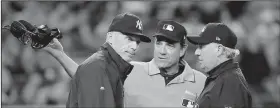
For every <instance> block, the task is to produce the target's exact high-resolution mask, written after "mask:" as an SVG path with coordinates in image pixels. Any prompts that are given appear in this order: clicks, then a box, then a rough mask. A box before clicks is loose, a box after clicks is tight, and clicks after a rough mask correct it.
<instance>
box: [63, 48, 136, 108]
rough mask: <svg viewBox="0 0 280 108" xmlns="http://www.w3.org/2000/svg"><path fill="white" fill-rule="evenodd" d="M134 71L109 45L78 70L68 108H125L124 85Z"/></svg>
mask: <svg viewBox="0 0 280 108" xmlns="http://www.w3.org/2000/svg"><path fill="white" fill-rule="evenodd" d="M132 68H133V66H132V65H131V64H129V63H128V62H126V61H124V60H123V59H122V58H121V57H120V56H119V55H118V54H117V53H116V52H115V50H113V48H112V47H111V46H110V45H109V44H108V43H105V44H104V45H103V46H102V47H101V49H100V50H99V51H98V52H96V53H94V54H93V55H92V56H91V57H89V58H88V59H87V60H85V61H84V62H83V63H82V64H81V65H80V66H79V67H78V69H77V72H76V74H75V75H74V77H73V78H72V81H71V88H70V93H69V97H68V101H67V104H66V107H67V108H77V107H79V108H85V107H87V108H89V107H90V108H92V107H95V108H100V107H111V108H112V107H115V108H121V107H123V83H124V80H125V79H126V77H127V75H128V74H129V73H130V72H131V70H132Z"/></svg>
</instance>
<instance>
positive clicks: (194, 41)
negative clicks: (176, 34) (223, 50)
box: [187, 36, 211, 45]
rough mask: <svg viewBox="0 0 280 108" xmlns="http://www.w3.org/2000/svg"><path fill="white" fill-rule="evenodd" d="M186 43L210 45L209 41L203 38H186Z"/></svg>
mask: <svg viewBox="0 0 280 108" xmlns="http://www.w3.org/2000/svg"><path fill="white" fill-rule="evenodd" d="M187 39H188V41H189V42H190V43H192V44H194V45H205V44H209V43H211V41H209V39H205V38H203V37H189V36H188V37H187Z"/></svg>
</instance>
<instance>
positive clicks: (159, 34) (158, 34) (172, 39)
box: [153, 33, 180, 42]
mask: <svg viewBox="0 0 280 108" xmlns="http://www.w3.org/2000/svg"><path fill="white" fill-rule="evenodd" d="M156 36H163V37H166V38H167V39H169V40H171V41H174V42H179V41H180V40H176V39H174V38H172V37H170V36H166V35H165V34H163V33H156V34H155V35H153V37H156Z"/></svg>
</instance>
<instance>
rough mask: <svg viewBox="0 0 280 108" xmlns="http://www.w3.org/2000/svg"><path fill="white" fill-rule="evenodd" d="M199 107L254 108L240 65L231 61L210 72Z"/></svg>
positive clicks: (199, 99) (199, 100)
mask: <svg viewBox="0 0 280 108" xmlns="http://www.w3.org/2000/svg"><path fill="white" fill-rule="evenodd" d="M198 105H199V108H227V107H228V108H252V97H251V93H250V91H249V88H248V84H247V82H246V80H245V78H244V76H243V74H242V72H241V70H240V68H239V65H238V63H234V62H233V60H232V59H231V60H228V61H226V62H224V63H222V64H220V65H218V66H217V67H215V68H214V69H212V70H211V71H209V77H208V78H207V79H206V82H205V86H204V89H203V91H202V93H201V95H200V97H199V98H198Z"/></svg>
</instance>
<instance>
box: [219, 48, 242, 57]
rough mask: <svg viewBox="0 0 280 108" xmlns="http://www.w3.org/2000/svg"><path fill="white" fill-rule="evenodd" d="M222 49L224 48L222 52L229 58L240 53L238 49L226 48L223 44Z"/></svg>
mask: <svg viewBox="0 0 280 108" xmlns="http://www.w3.org/2000/svg"><path fill="white" fill-rule="evenodd" d="M221 46H223V45H221ZM223 49H224V52H223V53H224V54H225V56H226V57H227V58H229V59H234V58H236V57H237V56H238V55H239V54H240V51H239V50H238V49H232V48H228V47H225V46H223Z"/></svg>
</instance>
